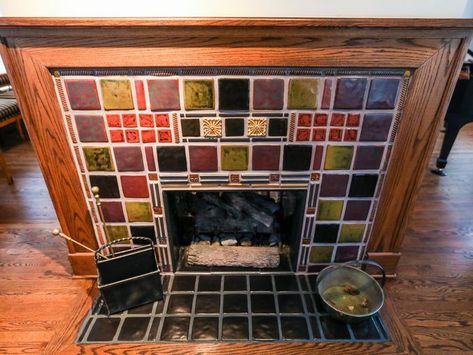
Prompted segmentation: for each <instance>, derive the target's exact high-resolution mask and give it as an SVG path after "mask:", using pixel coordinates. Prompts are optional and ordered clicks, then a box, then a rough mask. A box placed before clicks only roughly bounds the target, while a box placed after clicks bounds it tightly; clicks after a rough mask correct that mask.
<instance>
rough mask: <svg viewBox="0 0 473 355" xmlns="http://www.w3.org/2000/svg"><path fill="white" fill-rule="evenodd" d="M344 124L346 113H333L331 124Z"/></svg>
mask: <svg viewBox="0 0 473 355" xmlns="http://www.w3.org/2000/svg"><path fill="white" fill-rule="evenodd" d="M344 124H345V114H343V113H332V119H331V121H330V125H331V126H343V125H344Z"/></svg>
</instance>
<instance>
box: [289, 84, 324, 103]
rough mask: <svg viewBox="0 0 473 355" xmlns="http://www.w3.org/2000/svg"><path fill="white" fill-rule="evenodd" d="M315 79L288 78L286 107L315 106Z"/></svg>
mask: <svg viewBox="0 0 473 355" xmlns="http://www.w3.org/2000/svg"><path fill="white" fill-rule="evenodd" d="M317 86H318V80H317V79H291V80H289V94H288V95H289V96H288V101H287V108H288V109H310V108H316V106H317Z"/></svg>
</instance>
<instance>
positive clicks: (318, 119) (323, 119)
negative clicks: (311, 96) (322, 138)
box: [314, 113, 328, 126]
mask: <svg viewBox="0 0 473 355" xmlns="http://www.w3.org/2000/svg"><path fill="white" fill-rule="evenodd" d="M327 122H328V115H327V114H326V113H316V114H315V117H314V126H326V125H327Z"/></svg>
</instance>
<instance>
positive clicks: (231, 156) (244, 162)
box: [220, 145, 248, 171]
mask: <svg viewBox="0 0 473 355" xmlns="http://www.w3.org/2000/svg"><path fill="white" fill-rule="evenodd" d="M220 149H221V167H222V170H227V171H235V170H247V169H248V147H247V146H242V145H234V146H221V147H220Z"/></svg>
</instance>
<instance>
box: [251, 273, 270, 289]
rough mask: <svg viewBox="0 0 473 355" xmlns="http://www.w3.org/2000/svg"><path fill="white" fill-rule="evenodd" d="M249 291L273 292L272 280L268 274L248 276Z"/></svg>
mask: <svg viewBox="0 0 473 355" xmlns="http://www.w3.org/2000/svg"><path fill="white" fill-rule="evenodd" d="M250 290H251V291H268V292H273V281H272V279H271V276H270V275H257V276H250Z"/></svg>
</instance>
